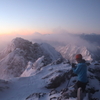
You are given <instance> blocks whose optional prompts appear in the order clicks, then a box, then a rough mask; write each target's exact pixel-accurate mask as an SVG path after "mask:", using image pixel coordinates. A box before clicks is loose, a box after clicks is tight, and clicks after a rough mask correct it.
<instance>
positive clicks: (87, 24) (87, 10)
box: [0, 0, 100, 35]
mask: <svg viewBox="0 0 100 100" xmlns="http://www.w3.org/2000/svg"><path fill="white" fill-rule="evenodd" d="M59 30H64V31H66V32H68V33H97V34H100V0H0V34H24V35H25V34H32V33H34V32H39V33H54V32H56V31H59Z"/></svg>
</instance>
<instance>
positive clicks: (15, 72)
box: [0, 38, 62, 79]
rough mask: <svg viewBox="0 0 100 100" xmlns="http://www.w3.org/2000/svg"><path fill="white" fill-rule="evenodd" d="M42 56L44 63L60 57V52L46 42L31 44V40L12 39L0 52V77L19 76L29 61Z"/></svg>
mask: <svg viewBox="0 0 100 100" xmlns="http://www.w3.org/2000/svg"><path fill="white" fill-rule="evenodd" d="M42 56H44V60H43V63H44V65H47V64H49V63H51V62H52V61H55V60H56V59H58V58H62V56H61V55H60V53H58V52H57V51H56V50H55V49H54V48H53V47H52V46H50V45H48V44H46V45H43V44H38V43H34V44H32V42H30V41H28V40H25V39H22V38H15V39H13V40H12V42H11V43H10V44H9V45H8V47H7V48H6V49H4V50H3V51H2V52H1V53H0V78H1V79H8V78H13V77H19V76H20V75H21V74H22V73H23V72H24V70H25V69H26V67H27V64H28V62H29V61H30V62H32V63H34V62H35V61H36V60H37V59H38V58H40V57H42ZM37 66H38V65H37Z"/></svg>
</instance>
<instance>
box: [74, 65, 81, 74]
mask: <svg viewBox="0 0 100 100" xmlns="http://www.w3.org/2000/svg"><path fill="white" fill-rule="evenodd" d="M80 71H81V65H77V67H76V68H75V67H74V68H73V72H74V73H75V74H79V72H80Z"/></svg>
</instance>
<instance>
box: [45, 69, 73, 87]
mask: <svg viewBox="0 0 100 100" xmlns="http://www.w3.org/2000/svg"><path fill="white" fill-rule="evenodd" d="M70 74H71V71H65V70H57V71H55V72H53V73H51V74H49V75H47V76H45V77H44V78H43V79H46V78H48V79H47V85H46V86H45V87H46V88H48V89H52V88H57V87H58V86H60V85H61V84H62V83H63V82H65V80H66V79H68V78H69V75H70Z"/></svg>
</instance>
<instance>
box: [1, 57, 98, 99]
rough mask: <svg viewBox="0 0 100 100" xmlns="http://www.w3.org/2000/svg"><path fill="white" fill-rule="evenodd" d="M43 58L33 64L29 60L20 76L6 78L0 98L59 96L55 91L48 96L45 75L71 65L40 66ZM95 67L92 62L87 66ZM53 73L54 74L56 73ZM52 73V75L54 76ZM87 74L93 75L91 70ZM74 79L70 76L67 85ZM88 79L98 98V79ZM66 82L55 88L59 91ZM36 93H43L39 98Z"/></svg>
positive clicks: (48, 90)
mask: <svg viewBox="0 0 100 100" xmlns="http://www.w3.org/2000/svg"><path fill="white" fill-rule="evenodd" d="M43 58H44V57H40V58H39V59H38V60H37V61H36V62H35V63H34V64H32V63H31V62H29V63H28V66H27V68H26V70H25V71H24V72H23V74H22V75H21V77H18V78H12V79H10V80H6V81H8V82H6V83H3V85H2V86H4V87H8V88H3V89H2V91H0V100H50V98H52V97H59V96H60V95H61V94H60V93H56V94H54V95H51V96H50V91H51V90H52V89H46V88H45V86H46V84H47V79H46V78H45V77H46V76H47V75H50V74H51V73H52V72H55V71H58V70H65V71H69V70H71V66H70V65H69V64H64V63H61V64H58V65H57V64H56V65H55V64H50V65H47V66H42V67H41V65H42V60H43ZM95 67H97V68H98V66H94V64H93V65H91V66H89V68H92V69H95ZM54 75H55V76H56V75H57V74H54ZM54 75H53V76H52V77H55V76H54ZM89 75H93V74H92V73H91V72H88V76H89ZM99 75H100V74H99ZM93 77H94V76H93ZM75 79H76V77H72V78H71V79H70V82H69V86H71V85H73V80H75ZM89 81H90V83H89V85H90V86H91V87H94V88H95V89H96V90H99V91H98V92H95V93H94V94H92V95H93V96H92V97H94V98H95V97H98V98H99V97H100V96H99V95H100V83H99V81H98V80H97V79H95V78H94V79H89ZM0 82H1V81H0ZM67 82H68V80H66V82H64V83H63V84H61V85H60V86H59V87H58V88H56V90H58V91H60V90H61V89H64V88H65V87H66V84H67ZM0 87H1V85H0ZM87 87H88V86H87ZM36 93H37V94H38V93H40V95H43V94H45V95H44V96H43V97H42V96H41V97H40V98H39V97H38V96H36V95H34V94H36ZM27 97H28V98H27ZM52 100H56V99H52ZM66 100H76V98H69V99H66ZM84 100H88V94H86V96H85V98H84Z"/></svg>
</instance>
